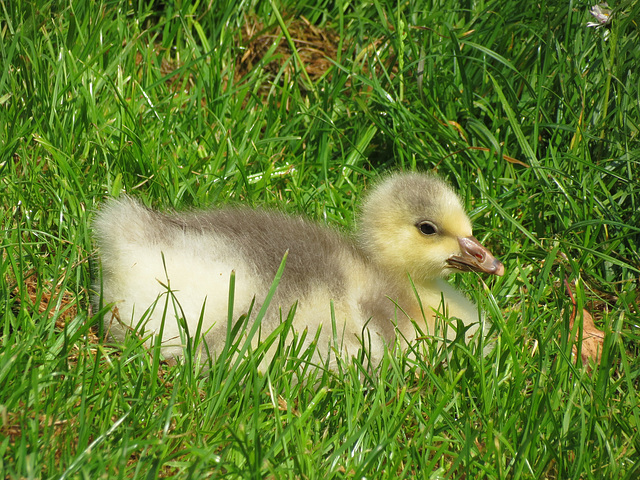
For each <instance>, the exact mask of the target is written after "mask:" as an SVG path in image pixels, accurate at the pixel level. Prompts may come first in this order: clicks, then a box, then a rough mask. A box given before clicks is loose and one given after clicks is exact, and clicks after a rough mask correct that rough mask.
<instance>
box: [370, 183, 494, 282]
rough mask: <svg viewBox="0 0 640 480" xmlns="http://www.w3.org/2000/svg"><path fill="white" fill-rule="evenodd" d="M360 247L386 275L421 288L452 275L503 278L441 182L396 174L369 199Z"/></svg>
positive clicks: (456, 201) (458, 206)
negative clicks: (404, 278)
mask: <svg viewBox="0 0 640 480" xmlns="http://www.w3.org/2000/svg"><path fill="white" fill-rule="evenodd" d="M358 235H359V242H360V245H361V246H362V248H363V249H364V251H365V253H366V254H367V256H368V257H369V258H370V259H371V260H372V261H373V262H375V263H377V264H378V265H380V267H381V268H382V269H383V270H384V271H386V272H389V273H393V274H399V275H402V276H405V275H406V274H407V273H408V274H409V275H411V277H412V278H413V279H414V281H416V282H418V283H420V282H425V281H429V280H432V279H435V278H438V277H446V276H447V275H449V274H450V273H451V272H453V271H475V272H484V273H490V274H494V275H503V274H504V265H503V264H502V263H501V262H500V261H499V260H497V259H496V258H495V257H494V256H493V255H492V254H491V252H489V250H487V249H486V248H485V247H484V246H483V245H482V244H481V243H480V242H478V240H476V238H475V237H474V236H473V232H472V228H471V222H470V221H469V218H468V217H467V215H466V213H465V212H464V210H463V208H462V204H461V203H460V199H459V198H458V196H457V195H456V194H455V193H454V191H453V190H452V189H451V187H449V186H448V185H447V184H446V183H445V182H444V181H442V180H441V179H439V178H437V177H435V176H432V175H428V174H421V173H399V174H395V175H391V176H389V177H387V178H386V179H384V180H383V181H382V182H380V183H379V184H378V185H377V186H376V187H375V188H374V189H373V190H372V192H371V193H370V194H369V195H368V196H367V198H366V200H365V202H364V204H363V206H362V212H361V216H360V224H359V234H358Z"/></svg>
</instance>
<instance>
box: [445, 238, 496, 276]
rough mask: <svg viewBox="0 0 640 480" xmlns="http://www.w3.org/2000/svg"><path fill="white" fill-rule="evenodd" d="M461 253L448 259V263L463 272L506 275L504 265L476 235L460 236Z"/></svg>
mask: <svg viewBox="0 0 640 480" xmlns="http://www.w3.org/2000/svg"><path fill="white" fill-rule="evenodd" d="M458 243H459V244H460V255H453V256H451V257H449V258H448V259H447V264H448V265H449V266H450V267H452V268H456V269H458V270H462V271H463V272H484V273H490V274H493V275H498V276H502V275H504V265H503V264H502V262H501V261H500V260H498V259H497V258H495V257H494V256H493V255H491V252H490V251H489V250H487V249H486V248H484V247H483V246H482V244H481V243H480V242H479V241H478V240H477V239H476V238H475V237H459V238H458Z"/></svg>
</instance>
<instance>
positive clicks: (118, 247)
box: [94, 174, 503, 362]
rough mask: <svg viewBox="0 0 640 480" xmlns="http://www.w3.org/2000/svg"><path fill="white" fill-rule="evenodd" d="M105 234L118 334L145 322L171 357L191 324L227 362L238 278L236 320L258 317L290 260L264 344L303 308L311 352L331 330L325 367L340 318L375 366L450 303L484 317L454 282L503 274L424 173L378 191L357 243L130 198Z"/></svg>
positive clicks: (348, 350)
mask: <svg viewBox="0 0 640 480" xmlns="http://www.w3.org/2000/svg"><path fill="white" fill-rule="evenodd" d="M416 190H418V191H416ZM94 227H95V235H96V239H97V243H98V247H99V250H100V255H101V259H102V275H103V276H102V299H103V302H104V303H109V304H111V303H112V304H113V305H114V308H113V312H114V313H115V315H107V316H105V323H106V327H107V328H108V329H109V331H110V333H111V335H112V336H113V337H114V338H115V339H116V340H122V339H123V337H124V335H125V333H126V331H127V330H128V329H129V327H131V326H136V325H137V324H138V321H139V320H140V319H141V318H143V319H144V320H143V322H146V323H145V327H144V328H145V330H146V331H148V332H154V333H158V332H160V327H161V324H162V326H163V342H162V343H163V354H164V355H165V356H167V357H179V356H181V355H182V354H183V351H184V349H183V345H182V343H181V334H180V327H179V326H178V321H177V318H179V317H181V318H184V320H185V321H186V323H187V325H188V330H189V332H190V334H192V335H193V334H194V332H196V331H197V328H198V323H199V322H201V329H202V332H203V335H204V340H205V342H206V344H207V346H208V349H209V351H210V352H211V353H213V354H214V355H215V354H216V353H219V352H220V351H221V350H222V348H223V347H224V343H225V341H226V338H227V332H226V330H227V325H228V313H229V305H228V299H229V280H230V277H231V273H232V271H235V279H236V283H235V289H234V304H233V316H234V317H235V318H237V317H239V316H240V315H242V314H246V313H247V312H248V311H249V309H250V306H251V304H252V302H254V301H255V305H254V306H253V309H252V310H251V311H252V317H255V314H256V313H257V311H258V310H259V308H260V306H261V304H262V302H263V301H264V299H265V297H266V296H267V292H268V291H269V288H270V286H271V284H272V282H273V279H274V276H275V274H276V272H277V270H278V267H279V266H280V263H281V261H282V259H283V257H284V256H285V253H287V252H288V253H287V259H286V265H285V269H284V272H283V275H282V278H281V280H280V282H279V284H278V286H277V290H276V293H275V295H274V297H273V299H272V301H271V303H270V304H269V308H268V310H267V314H266V316H265V317H264V318H263V319H262V324H261V332H262V336H263V338H264V336H265V335H266V334H268V333H269V332H271V331H273V330H274V329H275V328H276V327H277V326H278V325H279V324H280V322H281V321H282V318H283V317H286V315H287V312H288V311H289V309H290V308H291V307H292V305H294V304H295V303H296V302H297V308H296V312H295V316H294V317H293V323H292V327H293V330H294V331H297V332H302V331H303V330H304V329H308V331H309V334H308V335H307V340H306V341H307V343H309V342H311V340H313V339H314V337H315V334H316V331H317V330H318V328H319V327H321V329H320V334H319V337H318V344H317V355H316V356H317V359H318V360H321V359H323V357H324V356H326V354H327V352H328V351H329V349H330V346H331V344H332V343H331V342H332V339H333V338H334V332H333V328H332V327H333V325H332V315H333V318H334V319H335V327H336V329H337V332H338V334H339V336H340V344H341V349H342V350H341V353H342V354H343V355H353V354H355V353H357V351H358V349H359V348H361V347H362V345H363V343H362V340H361V339H362V336H363V335H365V336H366V342H365V344H366V345H367V347H368V348H369V350H370V355H371V359H372V360H373V361H374V362H377V361H379V360H380V358H381V355H382V352H383V351H384V345H385V344H387V345H393V344H394V342H395V340H396V338H400V339H401V341H402V342H411V341H413V340H414V339H415V336H416V334H415V332H416V329H415V327H414V325H413V323H412V320H413V321H415V322H417V324H418V325H419V326H421V327H422V328H421V329H422V330H423V331H424V332H431V333H433V331H434V330H433V329H434V317H435V315H436V313H435V311H434V310H439V311H443V308H442V299H443V298H444V300H445V304H446V307H445V308H446V313H447V315H448V316H450V317H457V318H460V319H461V320H462V321H463V322H464V323H465V324H467V325H471V324H475V323H477V322H478V310H477V308H476V307H475V306H474V305H473V304H472V303H471V302H470V301H469V300H467V299H466V298H465V297H464V295H462V294H461V293H459V292H458V291H456V290H455V289H453V288H452V287H451V286H450V285H449V284H448V283H447V282H446V281H445V280H444V279H443V277H444V276H446V275H447V273H448V272H449V271H451V269H462V270H467V269H473V270H483V271H487V272H490V273H497V274H502V271H503V267H502V264H500V263H499V262H498V261H497V260H495V259H494V258H493V257H492V256H491V255H490V254H489V252H488V251H486V250H485V249H484V247H482V246H481V245H480V244H479V243H478V242H477V241H476V240H475V239H473V237H471V226H470V223H469V220H468V219H467V217H466V215H465V214H464V212H463V211H462V207H461V206H460V202H459V200H458V198H457V196H456V195H455V194H454V193H453V192H452V191H451V190H450V189H449V187H448V186H446V184H444V183H443V182H442V181H441V180H438V179H437V178H435V177H432V176H430V175H424V174H397V175H392V176H390V177H388V178H387V179H386V180H385V181H383V182H382V183H381V184H380V185H379V186H378V187H377V188H376V189H374V191H373V193H372V194H371V195H369V197H368V199H367V201H366V202H365V204H364V207H363V212H362V216H361V222H360V228H359V233H358V237H357V238H355V239H352V238H350V237H346V236H344V235H342V234H340V233H339V232H337V231H335V230H333V229H331V228H327V227H324V226H321V225H318V224H316V223H314V222H311V221H309V220H305V219H303V218H301V217H297V216H291V215H285V214H283V213H279V212H270V211H264V210H255V209H250V208H244V207H227V208H220V209H214V210H210V211H203V212H188V213H170V214H163V213H159V212H156V211H152V210H149V209H147V208H145V207H143V206H141V205H140V204H139V203H137V202H136V201H134V200H132V199H130V198H129V197H123V198H122V199H120V200H112V201H111V202H109V203H108V204H107V205H106V206H105V207H104V208H103V209H102V210H101V211H100V213H99V214H98V216H97V219H96V221H95V225H94ZM432 229H435V230H437V231H434V232H432V231H431V230H432ZM465 241H467V242H468V243H469V244H468V245H467V247H465ZM469 245H470V246H469ZM465 249H467V250H469V251H464V250H465ZM480 257H482V258H480ZM456 259H457V260H456ZM456 262H458V263H457V264H456ZM465 262H466V263H465ZM412 281H413V284H414V285H415V291H414V288H413V286H412ZM169 291H170V292H171V293H170V294H169V293H168V292H169ZM416 293H417V294H418V295H417V296H416ZM418 298H419V300H418ZM150 307H151V308H150ZM332 307H333V312H332ZM145 312H146V313H145ZM235 318H234V319H235ZM473 330H475V327H474V328H472V329H471V330H470V331H473ZM365 332H366V333H365ZM453 333H454V332H452V334H453ZM182 338H184V335H183V336H182ZM369 342H370V344H369Z"/></svg>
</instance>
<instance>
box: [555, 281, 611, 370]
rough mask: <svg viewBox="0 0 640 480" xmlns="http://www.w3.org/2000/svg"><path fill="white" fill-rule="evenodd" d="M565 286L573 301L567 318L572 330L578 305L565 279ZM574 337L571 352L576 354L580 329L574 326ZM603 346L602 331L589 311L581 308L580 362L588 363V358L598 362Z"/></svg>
mask: <svg viewBox="0 0 640 480" xmlns="http://www.w3.org/2000/svg"><path fill="white" fill-rule="evenodd" d="M564 283H565V286H566V287H567V291H568V292H569V297H570V298H571V303H573V311H572V312H571V318H570V319H569V328H570V329H571V331H572V332H573V331H574V329H573V325H574V322H575V318H576V314H577V313H578V306H577V305H576V299H575V298H574V297H573V293H572V291H571V287H570V286H569V283H568V282H567V280H566V279H565V281H564ZM575 332H576V333H575V337H574V338H573V339H572V340H573V342H574V345H573V349H572V351H573V354H574V355H577V353H578V345H579V344H580V342H579V341H578V335H579V334H580V329H579V328H576V331H575ZM603 346H604V332H603V331H602V330H599V329H597V328H596V325H595V324H594V323H593V317H592V316H591V314H590V313H589V311H588V310H587V309H586V308H583V309H582V350H581V351H580V356H581V357H582V363H583V364H585V365H588V363H589V359H591V360H593V362H594V363H596V364H600V357H601V355H602V347H603Z"/></svg>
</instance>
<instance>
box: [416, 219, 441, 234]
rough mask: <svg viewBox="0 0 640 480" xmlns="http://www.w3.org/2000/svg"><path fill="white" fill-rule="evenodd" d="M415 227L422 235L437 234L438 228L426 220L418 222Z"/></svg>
mask: <svg viewBox="0 0 640 480" xmlns="http://www.w3.org/2000/svg"><path fill="white" fill-rule="evenodd" d="M416 227H418V230H420V232H421V233H422V234H423V235H435V234H436V233H438V228H437V227H436V226H435V225H434V224H433V223H431V222H428V221H426V220H424V221H422V222H419V223H418V224H417V225H416Z"/></svg>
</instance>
